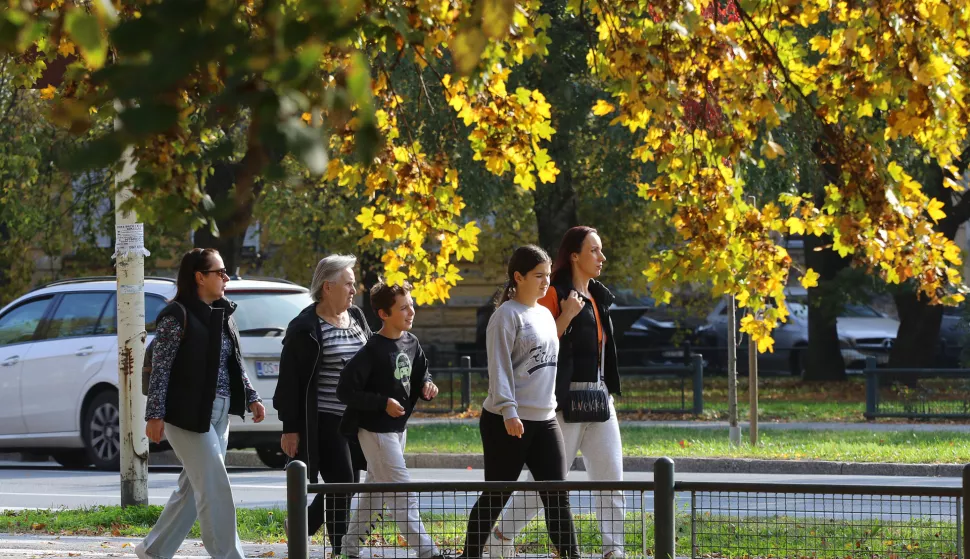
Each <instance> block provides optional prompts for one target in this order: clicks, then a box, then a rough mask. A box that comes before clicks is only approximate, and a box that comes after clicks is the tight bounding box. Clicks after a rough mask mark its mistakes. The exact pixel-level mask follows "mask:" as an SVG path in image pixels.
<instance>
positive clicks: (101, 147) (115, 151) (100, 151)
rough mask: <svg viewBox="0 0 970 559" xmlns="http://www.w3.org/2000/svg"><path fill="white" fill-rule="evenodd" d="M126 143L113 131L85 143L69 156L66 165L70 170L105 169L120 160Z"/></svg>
mask: <svg viewBox="0 0 970 559" xmlns="http://www.w3.org/2000/svg"><path fill="white" fill-rule="evenodd" d="M124 149H125V143H124V142H123V141H122V139H121V135H120V134H118V133H111V134H108V135H106V136H102V137H100V138H98V139H97V140H93V141H91V142H88V143H87V144H84V145H83V146H82V147H81V148H80V149H78V150H77V151H75V152H74V153H72V154H71V155H69V156H68V157H67V160H66V162H65V167H66V168H67V169H68V170H70V171H86V170H89V169H99V170H101V169H104V168H105V167H110V166H112V165H114V164H115V163H117V162H118V159H120V158H121V153H122V152H123V151H124Z"/></svg>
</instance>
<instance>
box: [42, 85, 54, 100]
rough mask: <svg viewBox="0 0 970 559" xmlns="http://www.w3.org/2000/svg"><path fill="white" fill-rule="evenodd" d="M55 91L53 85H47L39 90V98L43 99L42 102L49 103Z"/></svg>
mask: <svg viewBox="0 0 970 559" xmlns="http://www.w3.org/2000/svg"><path fill="white" fill-rule="evenodd" d="M56 91H57V88H56V87H54V86H53V85H49V86H47V87H45V88H44V89H41V90H40V98H41V99H43V100H45V101H50V100H51V99H53V98H54V93H55V92H56Z"/></svg>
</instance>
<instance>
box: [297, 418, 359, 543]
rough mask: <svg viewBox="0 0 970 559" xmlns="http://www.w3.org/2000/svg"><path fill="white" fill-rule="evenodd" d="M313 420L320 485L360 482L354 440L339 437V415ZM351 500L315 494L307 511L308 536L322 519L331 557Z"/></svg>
mask: <svg viewBox="0 0 970 559" xmlns="http://www.w3.org/2000/svg"><path fill="white" fill-rule="evenodd" d="M317 417H318V418H319V421H318V424H317V425H318V427H317V437H318V442H317V452H318V453H319V456H320V459H319V460H318V461H317V462H318V464H319V468H320V470H319V473H320V477H321V478H322V479H323V482H324V483H360V470H358V469H357V467H356V466H355V463H354V462H355V460H354V454H355V453H360V447H359V445H358V443H357V441H350V440H348V439H347V437H345V436H343V435H341V434H340V419H341V418H340V416H338V415H334V414H330V413H320V414H318V415H317ZM355 447H356V448H355ZM361 455H362V454H361ZM357 463H358V464H359V463H360V462H359V461H358V462H357ZM352 499H353V495H351V494H343V495H334V494H322V493H317V494H316V496H314V497H313V501H312V502H311V503H310V506H309V508H308V510H307V525H308V528H309V533H310V535H313V534H315V533H317V531H318V530H319V529H320V527H321V526H323V523H324V518H326V523H327V535H328V536H329V537H330V546H331V547H332V548H333V553H334V555H339V554H340V551H341V545H340V544H341V540H342V539H343V536H344V534H346V533H347V521H348V520H349V519H350V502H351V500H352Z"/></svg>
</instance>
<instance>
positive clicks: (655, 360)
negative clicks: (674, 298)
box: [610, 289, 714, 367]
mask: <svg viewBox="0 0 970 559" xmlns="http://www.w3.org/2000/svg"><path fill="white" fill-rule="evenodd" d="M614 293H615V294H616V296H617V298H616V301H615V302H614V303H613V307H612V308H611V309H610V313H611V315H612V317H613V328H614V330H615V331H616V332H617V334H616V345H617V353H618V357H619V361H620V366H621V367H643V366H657V365H667V364H674V363H677V364H679V363H683V362H684V360H685V358H686V356H685V352H686V351H690V352H696V353H701V354H702V355H703V354H704V351H706V350H707V349H708V348H712V347H713V346H714V337H713V329H712V327H711V325H710V324H707V322H706V320H705V317H704V314H703V313H698V312H692V311H691V310H690V309H689V308H688V307H689V306H690V304H689V303H685V304H678V305H657V304H656V301H654V299H653V298H652V297H649V296H645V295H642V296H638V295H634V294H633V293H632V292H631V291H629V290H625V289H620V290H617V291H615V292H614ZM688 348H689V349H688Z"/></svg>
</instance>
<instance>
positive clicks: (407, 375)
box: [394, 351, 411, 397]
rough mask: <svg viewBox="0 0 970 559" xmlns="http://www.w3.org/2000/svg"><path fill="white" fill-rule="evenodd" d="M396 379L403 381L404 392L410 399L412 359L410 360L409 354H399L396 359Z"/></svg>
mask: <svg viewBox="0 0 970 559" xmlns="http://www.w3.org/2000/svg"><path fill="white" fill-rule="evenodd" d="M394 378H396V379H398V380H400V381H401V384H403V385H404V392H406V393H407V395H408V397H410V396H411V359H410V358H408V354H407V353H404V352H403V351H402V352H401V353H398V354H397V357H396V358H395V359H394Z"/></svg>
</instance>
